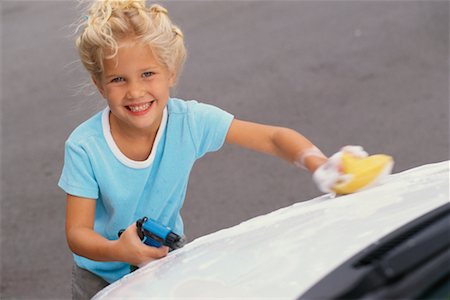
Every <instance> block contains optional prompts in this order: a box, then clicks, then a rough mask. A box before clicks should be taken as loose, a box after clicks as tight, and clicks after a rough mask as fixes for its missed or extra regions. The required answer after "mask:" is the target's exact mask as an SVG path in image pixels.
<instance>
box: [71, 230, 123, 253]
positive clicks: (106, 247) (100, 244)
mask: <svg viewBox="0 0 450 300" xmlns="http://www.w3.org/2000/svg"><path fill="white" fill-rule="evenodd" d="M67 243H68V245H69V247H70V250H72V252H73V253H75V254H77V255H79V256H83V257H86V258H89V259H91V260H95V261H121V258H120V255H119V253H118V251H117V249H116V248H117V247H116V245H117V240H116V241H110V240H108V239H106V238H104V237H103V236H101V235H100V234H98V233H96V232H95V231H94V230H92V229H90V228H84V227H80V228H74V229H72V230H71V231H70V232H68V234H67Z"/></svg>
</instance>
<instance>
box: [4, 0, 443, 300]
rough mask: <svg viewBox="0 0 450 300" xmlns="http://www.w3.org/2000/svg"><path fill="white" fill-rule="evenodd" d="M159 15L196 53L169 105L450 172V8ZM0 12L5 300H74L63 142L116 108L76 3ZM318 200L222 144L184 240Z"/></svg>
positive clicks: (334, 4) (195, 5) (298, 175)
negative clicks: (221, 113) (98, 86)
mask: <svg viewBox="0 0 450 300" xmlns="http://www.w3.org/2000/svg"><path fill="white" fill-rule="evenodd" d="M163 4H164V5H165V6H166V7H167V8H168V10H169V14H170V15H171V17H172V19H173V21H174V22H175V23H176V24H178V25H179V26H180V27H181V29H182V30H183V31H184V34H185V37H186V44H187V48H188V51H189V57H188V61H187V64H186V66H185V69H184V72H183V74H182V76H181V79H180V82H179V85H178V86H177V87H176V89H175V90H174V91H173V93H172V96H176V97H180V98H183V99H196V100H199V101H201V102H206V103H210V104H214V105H216V106H219V107H221V108H222V109H225V110H227V111H229V112H231V113H233V114H234V115H235V116H236V118H239V119H243V120H249V121H254V122H260V123H266V124H272V125H279V126H286V127H289V128H293V129H295V130H297V131H299V132H301V133H302V134H304V135H305V136H307V137H308V138H309V139H311V140H312V141H313V142H314V143H315V144H316V145H318V146H319V147H320V148H321V149H322V150H323V151H324V152H325V153H326V154H328V155H331V154H333V153H334V152H336V151H338V150H339V148H340V147H341V146H344V145H347V144H357V145H362V146H364V147H365V149H366V150H367V151H368V152H369V153H387V154H390V155H392V156H393V157H394V159H395V161H396V165H395V168H394V172H399V171H403V170H406V169H409V168H413V167H416V166H419V165H423V164H427V163H433V162H439V161H444V160H448V159H449V2H447V1H316V2H314V1H229V2H226V1H179V2H178V1H177V2H175V1H170V2H163ZM0 8H1V17H0V25H1V26H0V27H1V38H0V43H1V44H0V51H1V60H0V64H1V71H2V73H1V84H0V88H1V104H0V107H1V171H2V173H1V174H2V177H1V180H2V185H1V207H0V208H1V252H0V256H1V296H0V298H1V299H68V298H69V297H70V278H71V271H70V270H71V264H72V260H71V255H70V252H69V250H68V247H67V246H66V242H65V236H64V217H65V195H64V192H63V191H61V190H60V189H59V188H58V187H57V185H56V184H57V181H58V179H59V175H60V172H61V168H62V164H63V155H64V141H65V140H66V138H67V137H68V135H69V134H70V132H71V131H72V130H73V129H74V128H75V127H76V126H77V125H78V124H79V123H81V122H82V121H84V120H86V119H87V118H89V117H90V116H91V115H93V114H94V113H96V112H97V111H98V110H100V109H102V108H103V107H104V106H105V102H104V100H102V99H101V97H99V95H98V94H97V93H96V91H95V89H94V88H93V86H92V85H90V82H89V77H88V76H87V73H86V72H85V71H84V70H83V69H82V67H81V64H80V63H79V61H78V57H77V54H76V50H75V47H74V38H75V35H74V30H75V28H74V26H71V24H72V23H73V22H75V21H76V20H77V18H80V17H81V16H82V14H83V13H82V12H81V11H80V10H79V7H78V6H77V2H74V1H29V2H26V1H2V2H0ZM319 194H320V193H319V191H318V190H317V189H316V187H315V186H314V184H313V182H312V180H311V174H308V173H307V172H305V171H302V170H300V169H297V168H295V167H293V166H290V165H289V164H287V163H286V162H283V161H281V160H279V159H277V158H274V157H269V156H266V155H263V154H259V153H253V152H251V151H249V150H244V149H239V148H237V147H235V146H229V145H225V146H224V147H223V148H222V149H221V150H220V151H219V152H217V153H210V154H208V155H206V156H205V157H204V158H202V159H201V160H199V161H198V163H197V164H196V165H195V167H194V169H193V171H192V173H191V179H190V182H189V188H188V195H187V198H186V202H185V205H184V207H183V210H182V213H183V216H184V221H185V228H186V234H187V236H188V238H189V239H190V240H192V239H195V238H196V237H199V236H202V235H205V234H208V233H211V232H214V231H217V230H219V229H222V228H226V227H229V226H233V225H236V224H238V223H240V222H242V221H244V220H247V219H249V218H251V217H255V216H258V215H261V214H266V213H268V212H271V211H273V210H276V209H278V208H281V207H285V206H288V205H291V204H293V203H296V202H299V201H305V200H308V199H310V198H313V197H315V196H318V195H319ZM424 201H426V199H424ZM268 238H270V237H268ZM299 272H301V270H299Z"/></svg>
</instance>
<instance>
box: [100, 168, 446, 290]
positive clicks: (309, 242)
mask: <svg viewBox="0 0 450 300" xmlns="http://www.w3.org/2000/svg"><path fill="white" fill-rule="evenodd" d="M448 201H449V162H442V163H437V164H431V165H426V166H422V167H419V168H415V169H412V170H409V171H406V172H402V173H399V174H393V175H391V176H389V177H387V178H386V179H385V180H384V182H383V183H381V184H379V185H378V186H376V187H372V188H370V189H368V190H366V191H361V192H359V193H356V194H351V195H348V196H342V197H337V198H334V199H333V198H331V197H330V195H323V196H321V197H318V198H315V199H313V200H310V201H307V202H301V203H297V204H294V205H292V206H290V207H286V208H283V209H280V210H277V211H274V212H272V213H269V214H267V215H263V216H259V217H256V218H253V219H250V220H248V221H246V222H243V223H241V224H239V225H237V226H235V227H231V228H228V229H224V230H221V231H218V232H215V233H213V234H210V235H207V236H204V237H201V238H198V239H196V240H194V241H193V242H191V243H189V244H187V245H186V246H185V247H184V248H182V249H179V250H177V251H174V252H171V253H170V254H169V255H168V256H167V257H166V258H164V259H161V260H159V261H155V262H152V263H150V264H148V265H147V266H145V267H143V268H141V269H139V270H138V271H136V272H134V273H133V274H131V275H129V276H126V277H125V278H123V279H121V280H119V281H118V282H116V283H114V284H112V285H111V286H109V287H108V288H106V289H104V290H103V291H101V292H100V293H99V294H98V295H97V298H96V299H102V298H103V297H104V298H121V299H124V298H139V297H141V298H143V297H146V298H180V299H181V298H183V299H186V298H192V299H201V298H204V299H214V298H248V299H249V298H254V299H264V298H265V299H269V298H272V299H273V298H277V299H295V298H297V297H298V296H300V295H301V294H302V293H303V292H305V291H306V290H307V289H308V288H309V287H311V286H312V285H313V284H314V283H316V282H317V281H318V280H319V279H321V278H322V277H323V276H325V275H326V274H327V273H329V272H330V271H331V270H333V269H334V268H335V267H337V266H338V265H340V264H341V263H342V262H344V261H345V260H347V259H349V258H350V257H352V256H353V255H354V254H356V253H357V252H359V251H361V250H362V249H364V248H365V247H367V246H368V245H370V244H372V243H373V242H375V241H376V240H377V239H380V238H382V237H383V236H384V235H386V234H387V233H389V232H391V231H393V230H395V229H397V228H399V227H401V226H402V225H404V224H406V223H408V222H410V221H412V220H413V219H415V218H417V217H418V216H420V215H422V214H424V213H425V212H427V211H430V210H432V209H434V208H437V207H439V206H441V205H442V204H444V203H446V202H448Z"/></svg>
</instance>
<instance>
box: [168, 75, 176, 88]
mask: <svg viewBox="0 0 450 300" xmlns="http://www.w3.org/2000/svg"><path fill="white" fill-rule="evenodd" d="M176 81H177V74H176V73H175V72H170V74H169V87H173V86H174V85H175V83H176Z"/></svg>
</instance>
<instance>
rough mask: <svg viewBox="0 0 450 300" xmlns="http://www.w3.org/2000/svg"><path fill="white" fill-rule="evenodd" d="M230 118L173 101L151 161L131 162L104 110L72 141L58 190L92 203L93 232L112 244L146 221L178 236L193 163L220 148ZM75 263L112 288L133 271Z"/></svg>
mask: <svg viewBox="0 0 450 300" xmlns="http://www.w3.org/2000/svg"><path fill="white" fill-rule="evenodd" d="M232 120H233V116H232V115H231V114H229V113H227V112H225V111H223V110H221V109H219V108H217V107H215V106H212V105H208V104H203V103H198V102H197V101H194V100H191V101H184V100H180V99H175V98H171V99H169V101H168V103H167V106H166V108H165V109H164V113H163V119H162V121H161V124H160V127H159V130H158V133H157V135H156V138H155V142H154V145H153V148H152V150H151V154H150V156H149V157H148V159H147V160H145V161H133V160H131V159H129V158H127V157H126V156H125V155H124V154H123V153H121V152H120V150H119V148H118V147H117V145H116V144H115V142H114V140H113V138H112V135H111V132H110V127H109V108H106V109H105V110H103V111H102V112H99V113H98V114H96V115H94V116H93V117H92V118H90V119H89V120H87V121H85V122H84V123H82V124H81V125H80V126H78V127H77V128H76V129H75V130H74V131H73V132H72V134H71V135H70V136H69V138H68V140H67V141H66V144H65V157H64V167H63V170H62V174H61V178H60V180H59V182H58V185H59V186H60V187H61V188H62V189H63V190H64V191H65V192H66V193H68V194H71V195H74V196H78V197H84V198H91V199H96V201H97V202H96V211H95V224H94V230H95V231H96V232H97V233H99V234H101V235H102V236H104V237H105V238H107V239H109V240H115V239H117V238H118V236H117V233H118V231H119V230H120V229H124V228H127V227H128V226H129V225H130V224H132V223H134V222H136V220H137V219H139V218H141V217H143V216H147V217H149V218H153V219H155V220H158V221H159V222H161V223H162V224H164V225H166V226H169V227H171V228H172V229H173V231H174V232H176V233H177V234H180V235H181V234H183V220H182V218H181V215H180V209H181V207H182V205H183V202H184V198H185V195H186V189H187V184H188V179H189V173H190V171H191V169H192V166H193V164H194V162H195V161H196V160H197V159H198V158H200V157H202V156H203V155H204V154H205V153H207V152H212V151H217V150H219V149H220V148H221V147H222V145H223V143H224V141H225V137H226V134H227V132H228V129H229V127H230V124H231V121H232ZM74 259H75V262H76V264H77V265H78V266H80V267H81V268H84V269H87V270H89V271H91V272H93V273H95V274H97V275H99V276H100V277H102V278H104V279H105V280H106V281H108V282H110V283H111V282H114V281H116V280H118V279H120V278H122V277H123V276H124V275H126V274H128V273H129V271H130V269H129V265H128V264H126V263H123V262H98V261H93V260H90V259H87V258H84V257H81V256H78V255H76V254H74Z"/></svg>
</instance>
